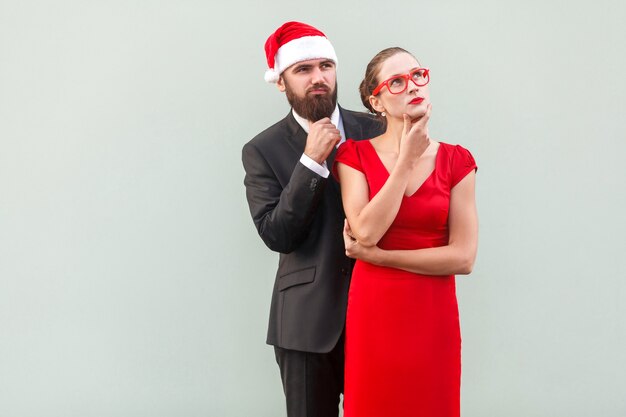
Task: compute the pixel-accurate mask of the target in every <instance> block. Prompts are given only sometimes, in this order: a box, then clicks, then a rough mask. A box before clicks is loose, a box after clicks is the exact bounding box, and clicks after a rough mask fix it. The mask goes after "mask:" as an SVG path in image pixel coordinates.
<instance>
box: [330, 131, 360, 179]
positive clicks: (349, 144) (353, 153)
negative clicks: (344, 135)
mask: <svg viewBox="0 0 626 417" xmlns="http://www.w3.org/2000/svg"><path fill="white" fill-rule="evenodd" d="M338 162H341V163H342V164H346V165H348V166H349V167H352V168H354V169H356V170H358V171H361V172H363V166H362V164H361V157H360V156H359V150H358V146H357V143H356V141H354V140H352V139H348V140H346V141H345V142H344V143H342V144H341V145H340V146H339V149H337V154H336V155H335V162H334V163H333V169H332V173H333V176H334V177H335V179H336V180H337V181H339V174H338V173H337V163H338Z"/></svg>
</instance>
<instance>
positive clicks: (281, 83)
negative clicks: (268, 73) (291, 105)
mask: <svg viewBox="0 0 626 417" xmlns="http://www.w3.org/2000/svg"><path fill="white" fill-rule="evenodd" d="M276 88H278V91H280V92H281V93H284V92H285V90H286V89H287V88H286V87H285V80H284V79H283V76H282V75H281V76H280V77H278V81H276Z"/></svg>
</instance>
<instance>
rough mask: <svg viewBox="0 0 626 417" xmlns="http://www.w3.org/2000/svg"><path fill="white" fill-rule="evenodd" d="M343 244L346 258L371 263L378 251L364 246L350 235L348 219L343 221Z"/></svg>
mask: <svg viewBox="0 0 626 417" xmlns="http://www.w3.org/2000/svg"><path fill="white" fill-rule="evenodd" d="M343 243H344V246H345V248H346V256H347V257H348V258H353V259H360V260H362V261H366V262H371V261H372V260H373V258H374V255H375V253H376V251H377V250H378V247H377V246H364V245H362V244H361V243H359V241H358V240H356V238H355V237H354V235H353V234H352V229H351V228H350V224H349V223H348V219H345V220H344V222H343Z"/></svg>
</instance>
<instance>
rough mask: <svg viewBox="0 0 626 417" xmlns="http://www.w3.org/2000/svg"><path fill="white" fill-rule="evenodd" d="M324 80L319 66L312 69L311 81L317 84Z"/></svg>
mask: <svg viewBox="0 0 626 417" xmlns="http://www.w3.org/2000/svg"><path fill="white" fill-rule="evenodd" d="M325 81H326V79H325V78H324V71H322V70H321V69H320V68H315V69H313V72H312V73H311V83H313V84H317V83H321V82H325Z"/></svg>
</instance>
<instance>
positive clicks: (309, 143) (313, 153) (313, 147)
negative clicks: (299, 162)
mask: <svg viewBox="0 0 626 417" xmlns="http://www.w3.org/2000/svg"><path fill="white" fill-rule="evenodd" d="M340 140H341V134H340V133H339V130H338V129H337V127H336V126H335V125H334V124H332V123H331V122H330V119H329V118H328V117H325V118H323V119H322V120H318V121H317V122H315V123H311V122H309V136H307V138H306V145H305V147H304V154H305V155H306V156H308V157H309V158H311V159H312V160H314V161H315V162H317V163H318V164H320V165H321V164H322V163H323V162H324V161H325V160H326V158H328V155H330V153H331V152H332V150H333V148H334V147H335V146H337V144H338V143H339V141H340Z"/></svg>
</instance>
